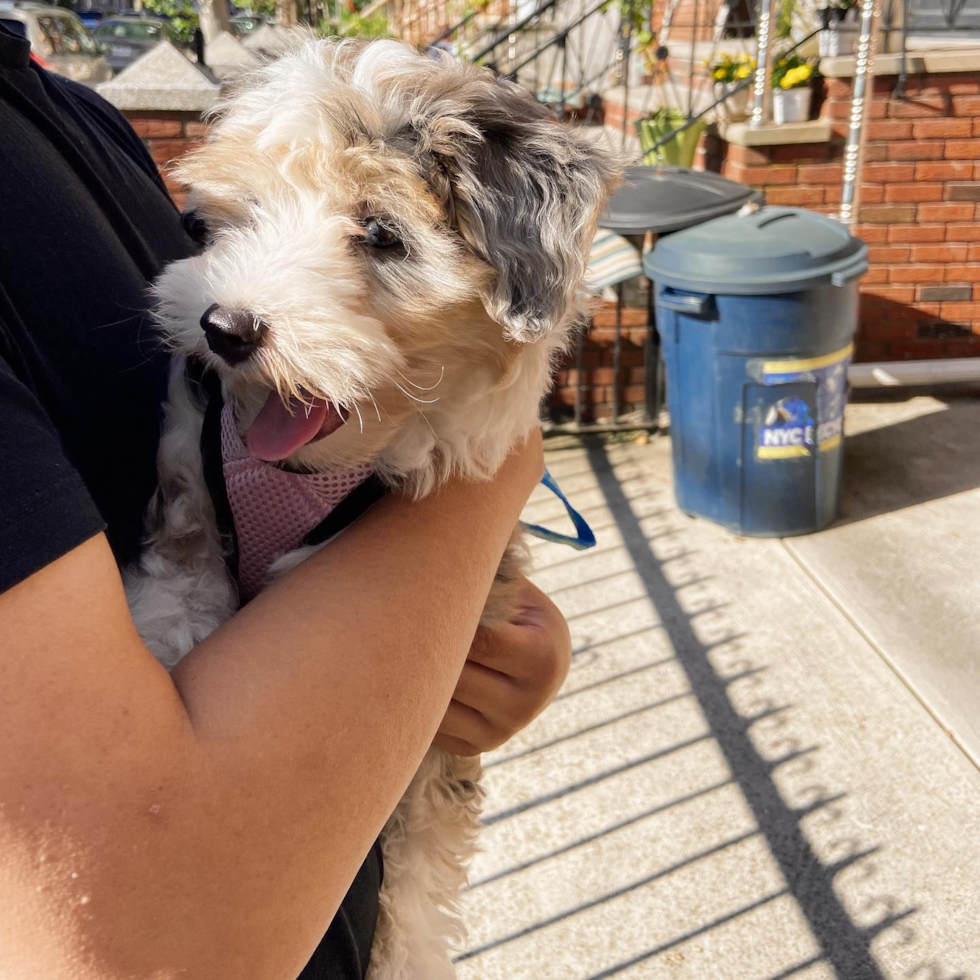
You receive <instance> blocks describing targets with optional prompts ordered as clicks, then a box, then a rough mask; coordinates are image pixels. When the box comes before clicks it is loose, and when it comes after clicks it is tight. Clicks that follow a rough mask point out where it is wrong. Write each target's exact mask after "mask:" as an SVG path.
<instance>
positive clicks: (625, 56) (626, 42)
mask: <svg viewBox="0 0 980 980" xmlns="http://www.w3.org/2000/svg"><path fill="white" fill-rule="evenodd" d="M634 2H635V0H629V2H628V3H627V5H626V10H625V12H624V13H625V17H626V29H625V31H624V30H623V22H622V19H620V22H619V24H620V35H621V36H620V40H619V43H620V49H619V58H620V66H621V68H622V71H623V139H622V143H621V144H620V148H621V149H626V136H627V133H628V132H629V118H630V47H631V46H632V44H633V4H634ZM621 17H622V15H621ZM617 336H618V335H617ZM614 414H616V415H618V414H619V412H618V411H617V412H615V413H614Z"/></svg>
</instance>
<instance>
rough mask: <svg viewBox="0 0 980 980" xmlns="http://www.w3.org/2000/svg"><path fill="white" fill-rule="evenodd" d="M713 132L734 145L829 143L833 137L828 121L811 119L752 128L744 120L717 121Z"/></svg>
mask: <svg viewBox="0 0 980 980" xmlns="http://www.w3.org/2000/svg"><path fill="white" fill-rule="evenodd" d="M715 132H716V134H717V135H718V137H719V138H720V139H723V140H724V141H725V142H726V143H734V144H735V145H736V146H790V145H797V144H801V143H829V142H830V141H831V140H832V139H833V133H832V132H831V128H830V122H829V121H827V120H825V119H812V120H810V121H809V122H803V123H783V124H782V125H781V126H777V125H776V124H775V123H769V124H767V125H765V126H760V127H759V128H758V129H753V128H752V127H751V126H750V125H749V124H748V123H746V122H733V123H718V124H717V125H716V126H715Z"/></svg>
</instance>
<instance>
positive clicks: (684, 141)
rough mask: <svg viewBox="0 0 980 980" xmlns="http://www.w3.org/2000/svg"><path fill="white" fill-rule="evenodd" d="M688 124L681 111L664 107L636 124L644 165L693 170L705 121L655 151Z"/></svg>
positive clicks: (701, 120)
mask: <svg viewBox="0 0 980 980" xmlns="http://www.w3.org/2000/svg"><path fill="white" fill-rule="evenodd" d="M687 121H688V119H687V116H686V115H685V114H684V113H683V112H681V110H680V109H673V108H668V107H667V106H661V107H660V108H659V109H656V110H655V111H654V112H651V113H650V115H649V116H647V117H646V118H645V119H640V120H639V121H638V122H637V124H636V130H637V135H638V136H639V138H640V148H641V149H642V150H643V162H644V163H645V164H649V165H654V166H657V165H659V166H662V165H665V164H666V165H667V166H671V167H690V166H692V165H693V164H694V154H695V153H696V152H697V149H698V140H699V139H700V138H701V133H702V132H703V131H704V127H705V125H706V122H705V120H704V119H699V120H698V121H697V122H696V123H694V124H693V125H691V126H689V127H688V128H687V129H684V131H683V132H680V133H677V135H676V136H675V137H674V138H673V139H671V140H669V141H668V142H666V143H664V145H663V146H661V147H659V148H658V149H656V150H654V147H655V146H656V145H657V143H659V142H660V140H662V139H663V138H664V137H665V136H668V135H669V134H670V133H674V132H676V131H677V130H679V129H682V128H683V127H684V125H685V124H686V123H687Z"/></svg>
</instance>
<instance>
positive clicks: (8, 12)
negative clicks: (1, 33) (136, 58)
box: [0, 0, 112, 85]
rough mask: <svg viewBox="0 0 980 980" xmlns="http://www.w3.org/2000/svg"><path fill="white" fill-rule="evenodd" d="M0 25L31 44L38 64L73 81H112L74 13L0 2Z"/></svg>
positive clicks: (55, 8)
mask: <svg viewBox="0 0 980 980" xmlns="http://www.w3.org/2000/svg"><path fill="white" fill-rule="evenodd" d="M0 23H2V24H3V26H4V27H6V28H7V29H8V30H10V31H12V32H13V33H15V34H19V35H21V37H26V38H27V40H28V41H30V42H31V54H32V55H33V56H34V60H35V61H37V62H38V64H41V65H43V66H44V67H45V68H48V69H50V70H51V71H55V72H57V73H58V74H59V75H65V76H66V77H68V78H71V79H73V80H74V81H76V82H83V83H84V84H86V85H95V84H96V83H98V82H105V81H107V80H108V79H110V78H112V69H111V68H110V67H109V65H108V64H107V63H106V59H105V56H104V55H103V53H102V51H101V50H100V48H99V46H98V44H96V42H95V41H94V40H93V38H92V35H91V34H89V32H88V30H87V29H86V28H85V25H84V24H83V23H82V22H81V20H80V19H79V18H78V15H77V14H74V13H72V11H70V10H66V9H65V8H64V7H48V6H46V5H44V4H40V3H30V2H23V0H14V2H10V0H0Z"/></svg>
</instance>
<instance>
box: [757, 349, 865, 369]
mask: <svg viewBox="0 0 980 980" xmlns="http://www.w3.org/2000/svg"><path fill="white" fill-rule="evenodd" d="M853 353H854V345H853V344H848V345H847V346H846V347H842V348H841V349H840V350H837V351H834V353H833V354H824V356H823V357H811V358H810V359H809V360H806V361H766V362H765V363H764V364H763V365H762V370H763V372H764V373H765V374H796V373H797V372H799V371H817V370H819V369H820V368H825V367H829V366H830V365H831V364H837V363H838V362H839V361H843V360H844V359H845V358H848V357H850V356H851V354H853Z"/></svg>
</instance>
